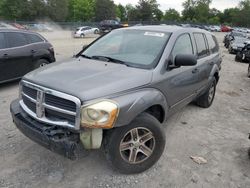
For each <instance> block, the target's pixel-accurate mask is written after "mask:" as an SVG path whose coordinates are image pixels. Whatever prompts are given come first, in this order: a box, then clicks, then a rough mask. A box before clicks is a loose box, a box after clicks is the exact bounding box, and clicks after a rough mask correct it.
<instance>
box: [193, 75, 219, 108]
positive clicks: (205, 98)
mask: <svg viewBox="0 0 250 188" xmlns="http://www.w3.org/2000/svg"><path fill="white" fill-rule="evenodd" d="M216 84H217V82H216V79H215V77H214V78H213V80H212V82H211V84H210V86H209V88H208V90H207V91H206V93H204V94H203V95H202V96H200V97H199V98H198V99H197V100H196V104H197V105H198V106H200V107H202V108H209V107H210V106H211V105H212V103H213V101H214V96H215V92H216Z"/></svg>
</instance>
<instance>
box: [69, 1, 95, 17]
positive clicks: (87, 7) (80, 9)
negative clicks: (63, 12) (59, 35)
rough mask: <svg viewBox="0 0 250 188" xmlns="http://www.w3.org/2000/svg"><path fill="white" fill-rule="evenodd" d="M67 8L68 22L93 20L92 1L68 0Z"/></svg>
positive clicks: (93, 3) (93, 4) (93, 6)
mask: <svg viewBox="0 0 250 188" xmlns="http://www.w3.org/2000/svg"><path fill="white" fill-rule="evenodd" d="M68 7H69V8H68V10H69V16H68V20H70V21H91V20H93V19H94V16H95V13H94V12H95V2H94V0H70V1H69V6H68Z"/></svg>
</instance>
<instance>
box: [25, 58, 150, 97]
mask: <svg viewBox="0 0 250 188" xmlns="http://www.w3.org/2000/svg"><path fill="white" fill-rule="evenodd" d="M23 79H24V80H26V81H29V82H31V83H35V84H37V85H41V86H44V87H47V88H50V89H54V90H57V91H61V92H64V93H67V94H70V95H73V96H76V97H78V98H80V99H81V100H82V101H86V100H92V99H97V98H101V97H107V96H109V95H112V94H116V93H119V92H123V91H126V90H130V89H133V88H136V87H140V86H143V85H147V84H149V83H150V82H151V79H152V70H144V69H138V68H132V67H127V66H125V65H121V64H115V63H108V62H103V61H97V60H89V59H85V58H79V59H73V60H72V61H69V62H61V63H52V64H50V65H48V66H46V67H43V68H39V69H37V70H35V71H33V72H31V73H29V74H27V75H25V76H24V78H23Z"/></svg>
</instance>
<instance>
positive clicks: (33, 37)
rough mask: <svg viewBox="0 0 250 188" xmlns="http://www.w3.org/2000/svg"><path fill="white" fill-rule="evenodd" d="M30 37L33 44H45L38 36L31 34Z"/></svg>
mask: <svg viewBox="0 0 250 188" xmlns="http://www.w3.org/2000/svg"><path fill="white" fill-rule="evenodd" d="M28 36H29V40H30V42H31V43H37V42H43V41H44V40H43V39H42V38H41V37H39V36H37V35H33V34H29V35H28Z"/></svg>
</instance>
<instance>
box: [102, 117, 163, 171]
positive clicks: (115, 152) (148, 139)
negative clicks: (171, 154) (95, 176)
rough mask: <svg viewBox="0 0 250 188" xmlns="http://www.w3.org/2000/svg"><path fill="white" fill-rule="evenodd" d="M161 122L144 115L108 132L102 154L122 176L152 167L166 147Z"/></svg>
mask: <svg viewBox="0 0 250 188" xmlns="http://www.w3.org/2000/svg"><path fill="white" fill-rule="evenodd" d="M165 142H166V139H165V134H164V129H163V127H162V125H161V124H160V122H159V121H158V120H157V119H155V118H154V117H153V116H151V115H150V114H147V113H143V114H141V115H140V116H138V117H137V118H136V119H135V120H134V121H133V122H132V123H130V124H129V125H127V126H124V127H121V128H116V129H114V130H110V131H109V133H108V134H107V135H106V136H105V142H104V143H105V144H104V149H105V154H106V157H107V159H108V160H109V161H110V162H111V164H112V165H113V166H114V167H115V168H116V169H117V170H118V171H119V172H121V173H124V174H134V173H141V172H143V171H145V170H147V169H149V168H150V167H152V166H153V165H154V164H155V163H156V162H157V161H158V160H159V158H160V157H161V155H162V153H163V151H164V148H165Z"/></svg>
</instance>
